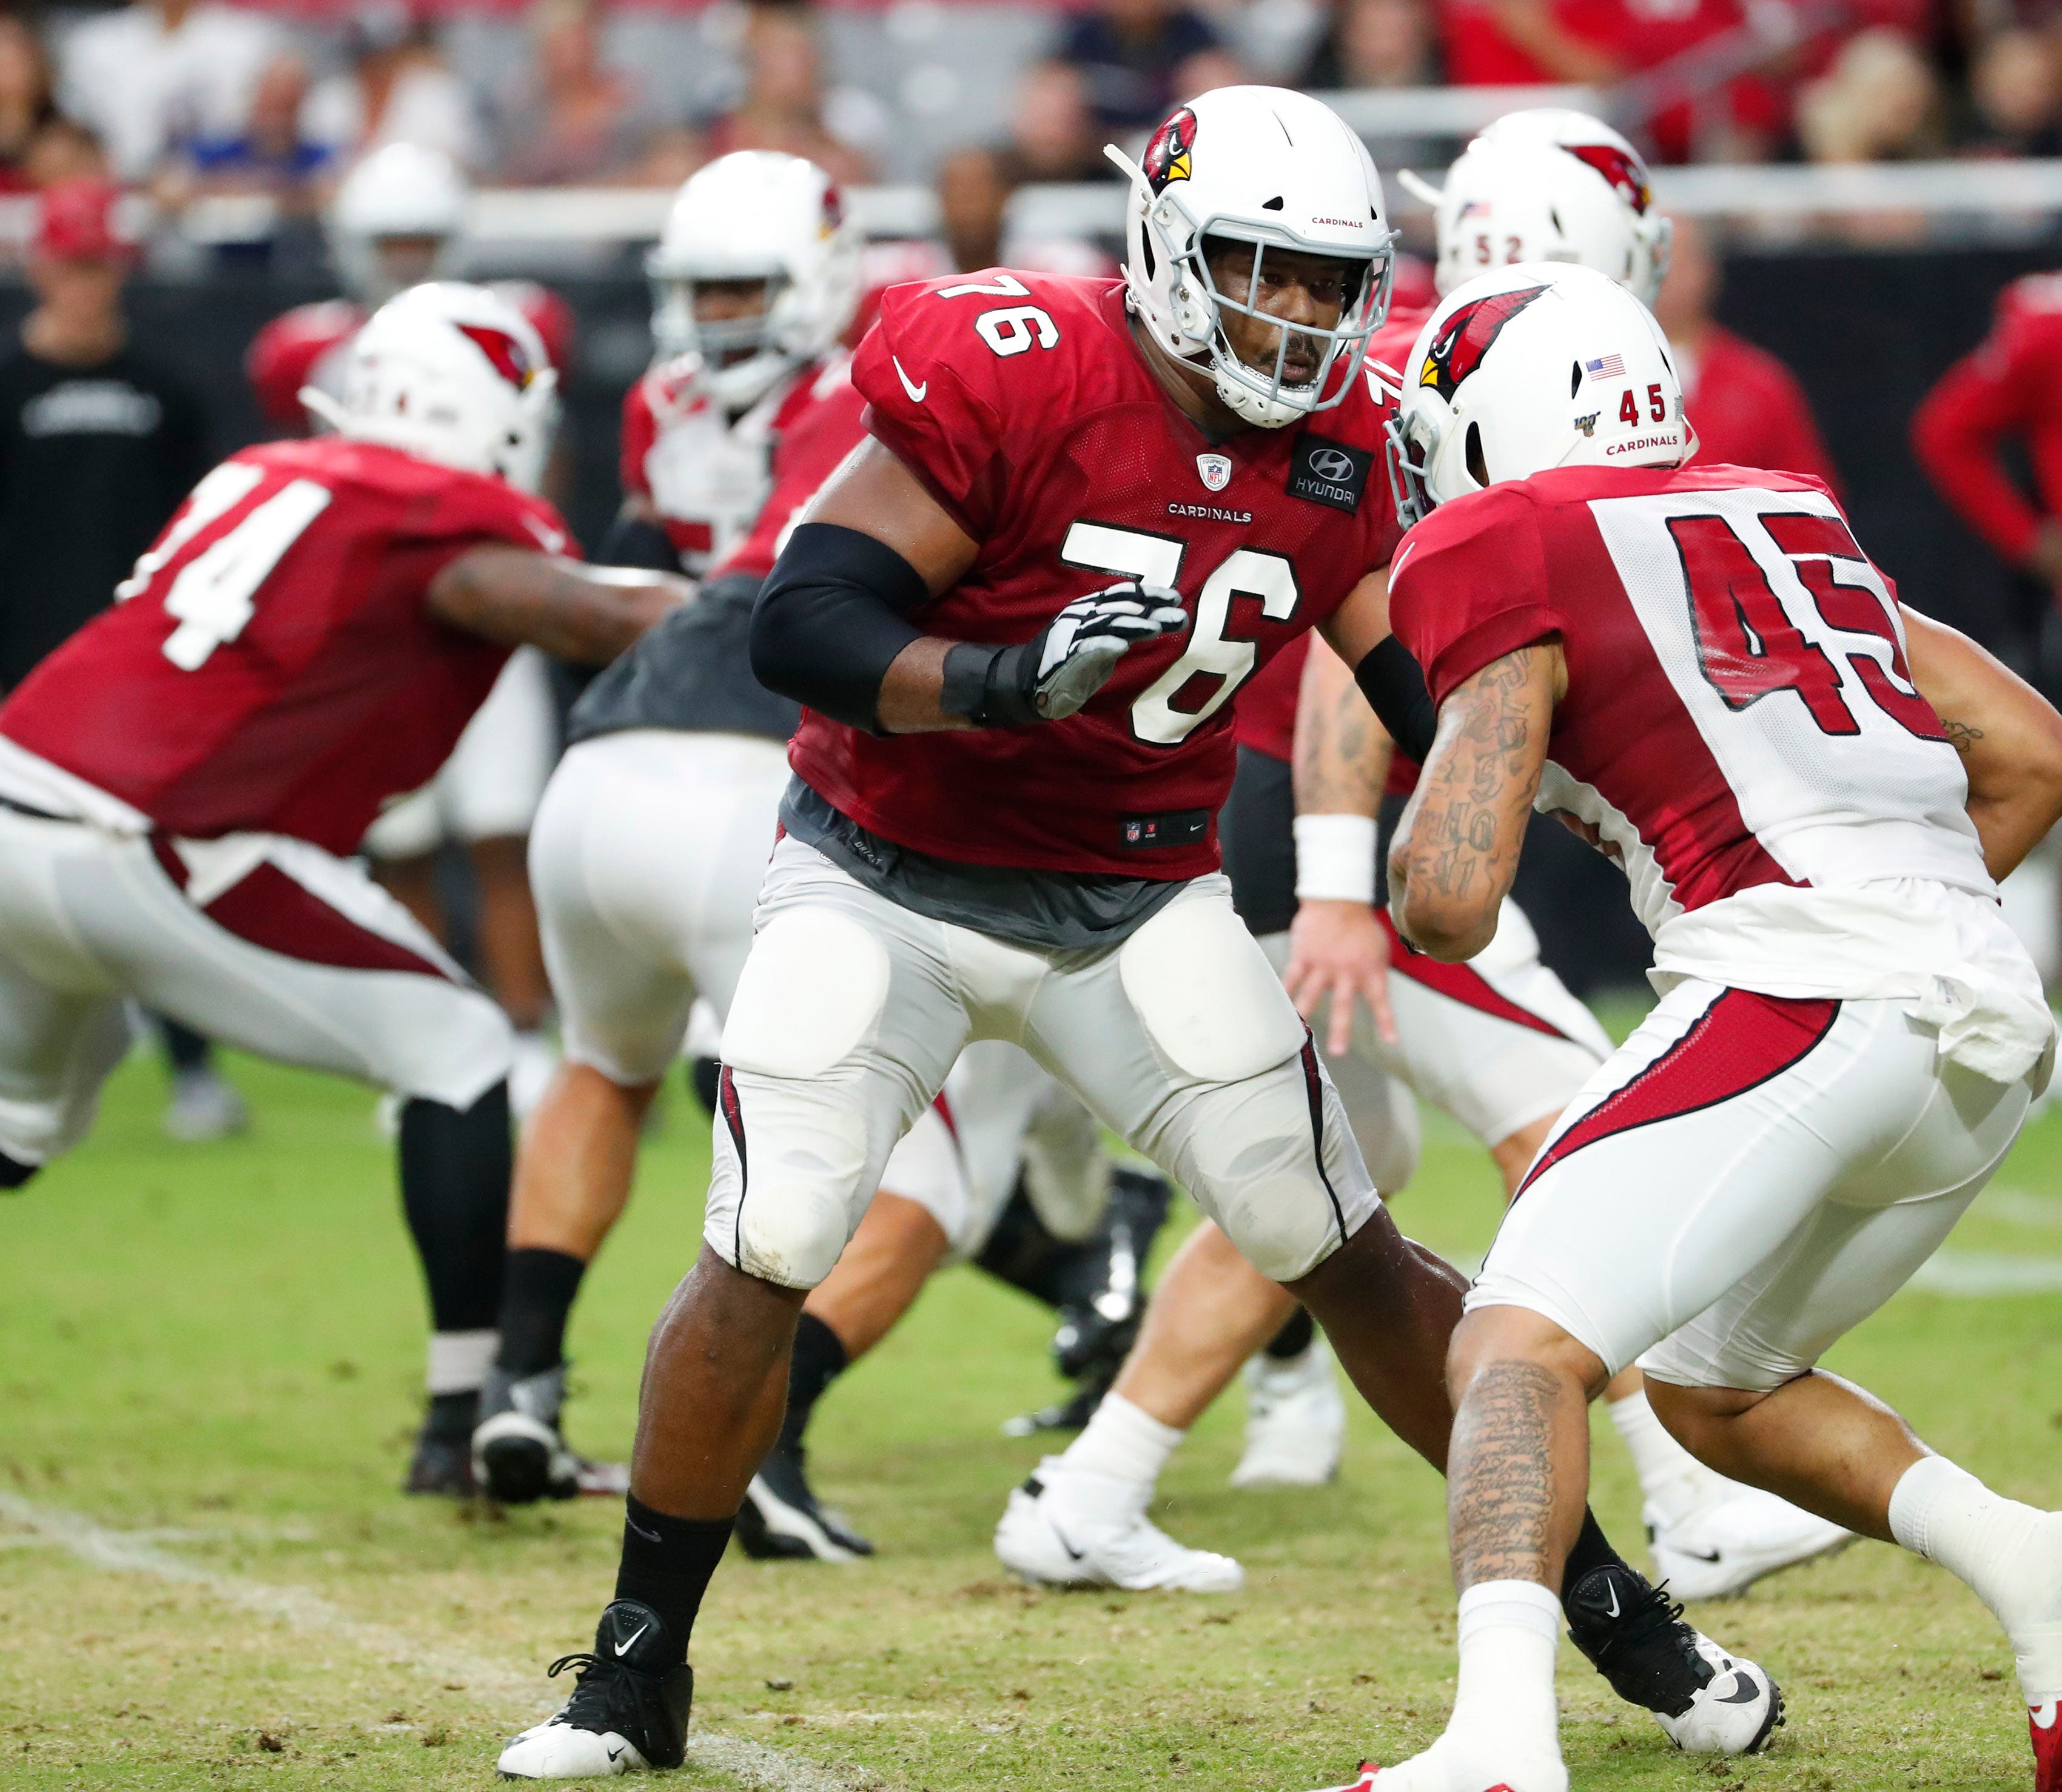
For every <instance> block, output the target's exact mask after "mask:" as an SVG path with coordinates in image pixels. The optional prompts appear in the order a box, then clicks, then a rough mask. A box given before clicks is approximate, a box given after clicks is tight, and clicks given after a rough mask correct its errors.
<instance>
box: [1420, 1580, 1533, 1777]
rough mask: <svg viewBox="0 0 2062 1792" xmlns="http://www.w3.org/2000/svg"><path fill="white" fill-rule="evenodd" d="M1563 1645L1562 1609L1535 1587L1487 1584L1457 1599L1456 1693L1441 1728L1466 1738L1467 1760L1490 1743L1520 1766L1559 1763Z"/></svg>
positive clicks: (1522, 1583) (1529, 1584)
mask: <svg viewBox="0 0 2062 1792" xmlns="http://www.w3.org/2000/svg"><path fill="white" fill-rule="evenodd" d="M1560 1640H1561V1602H1560V1601H1559V1599H1557V1598H1555V1597H1554V1595H1553V1594H1551V1593H1549V1592H1548V1591H1547V1589H1546V1588H1545V1587H1543V1586H1540V1585H1539V1584H1538V1582H1534V1581H1484V1582H1482V1583H1481V1584H1480V1585H1479V1586H1471V1587H1470V1588H1469V1589H1468V1590H1467V1591H1466V1593H1464V1594H1462V1595H1461V1614H1460V1651H1461V1677H1460V1686H1459V1690H1458V1691H1457V1692H1456V1693H1455V1694H1454V1715H1453V1718H1452V1720H1451V1721H1450V1722H1449V1723H1448V1724H1447V1726H1446V1728H1447V1730H1449V1731H1450V1732H1451V1733H1454V1734H1458V1735H1463V1736H1466V1737H1467V1738H1469V1752H1470V1754H1476V1753H1478V1752H1480V1751H1481V1750H1482V1745H1483V1744H1484V1743H1486V1742H1488V1743H1491V1744H1494V1743H1502V1744H1504V1745H1506V1746H1507V1747H1508V1748H1509V1750H1510V1753H1511V1754H1512V1755H1513V1756H1514V1758H1516V1759H1518V1760H1520V1761H1522V1760H1524V1759H1526V1758H1530V1757H1534V1756H1537V1755H1538V1754H1541V1753H1542V1752H1545V1753H1551V1754H1554V1755H1555V1758H1557V1759H1558V1758H1559V1710H1558V1709H1557V1707H1556V1706H1555V1702H1554V1651H1555V1648H1556V1647H1557V1646H1559V1642H1560ZM1496 1752H1497V1754H1498V1757H1499V1758H1500V1757H1501V1756H1502V1753H1503V1750H1502V1748H1498V1750H1497V1751H1496Z"/></svg>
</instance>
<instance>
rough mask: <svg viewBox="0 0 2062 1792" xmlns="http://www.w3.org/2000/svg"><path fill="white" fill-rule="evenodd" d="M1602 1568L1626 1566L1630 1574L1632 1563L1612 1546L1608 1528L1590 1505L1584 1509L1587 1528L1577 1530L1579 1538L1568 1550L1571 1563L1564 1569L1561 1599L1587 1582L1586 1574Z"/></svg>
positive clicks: (1564, 1600)
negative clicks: (1605, 1528) (1606, 1533)
mask: <svg viewBox="0 0 2062 1792" xmlns="http://www.w3.org/2000/svg"><path fill="white" fill-rule="evenodd" d="M1599 1568H1623V1569H1624V1570H1626V1571H1627V1573H1628V1574H1630V1573H1631V1572H1633V1570H1632V1567H1631V1564H1630V1563H1629V1562H1627V1560H1626V1559H1625V1557H1623V1556H1622V1555H1620V1554H1619V1553H1618V1551H1617V1550H1616V1549H1613V1548H1612V1547H1611V1539H1610V1538H1609V1537H1607V1536H1605V1535H1604V1528H1603V1525H1600V1524H1599V1523H1598V1522H1597V1515H1596V1513H1594V1512H1592V1511H1591V1509H1589V1508H1588V1507H1587V1506H1584V1507H1583V1528H1582V1529H1580V1530H1579V1531H1578V1532H1576V1533H1575V1542H1574V1544H1573V1545H1571V1548H1570V1549H1569V1551H1568V1560H1567V1565H1565V1566H1564V1567H1563V1569H1562V1570H1561V1598H1562V1599H1563V1602H1566V1600H1567V1597H1568V1595H1569V1594H1571V1593H1573V1592H1574V1591H1575V1589H1576V1588H1577V1587H1579V1586H1581V1585H1582V1584H1583V1578H1584V1577H1585V1576H1586V1575H1588V1574H1593V1573H1595V1571H1596V1570H1598V1569H1599Z"/></svg>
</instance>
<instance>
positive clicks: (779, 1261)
mask: <svg viewBox="0 0 2062 1792" xmlns="http://www.w3.org/2000/svg"><path fill="white" fill-rule="evenodd" d="M886 1156H887V1153H886V1152H885V1150H884V1151H883V1152H882V1153H881V1159H885V1157H886ZM712 1157H713V1165H712V1174H711V1176H710V1178H709V1197H708V1217H707V1218H706V1220H705V1221H704V1225H703V1237H704V1238H705V1239H706V1240H707V1241H708V1245H709V1247H710V1248H711V1249H712V1250H714V1251H715V1252H716V1254H717V1255H718V1256H719V1257H722V1258H723V1260H724V1261H725V1262H726V1263H728V1264H729V1265H731V1266H732V1268H733V1269H741V1270H743V1271H744V1273H745V1274H747V1275H748V1276H756V1277H759V1278H760V1280H761V1281H770V1282H775V1283H777V1284H778V1285H780V1286H781V1287H783V1288H814V1287H815V1286H816V1284H817V1283H819V1282H820V1281H822V1280H823V1279H824V1277H826V1276H828V1274H829V1273H831V1270H832V1268H833V1267H834V1266H835V1265H836V1262H837V1260H838V1257H839V1254H840V1253H841V1252H842V1251H843V1250H844V1248H845V1245H846V1243H847V1242H848V1241H849V1240H850V1238H851V1237H852V1233H853V1232H854V1231H856V1229H857V1228H858V1225H859V1220H860V1216H861V1214H863V1213H865V1211H866V1205H867V1202H868V1201H870V1200H871V1199H872V1198H873V1183H874V1181H875V1180H876V1179H877V1169H876V1165H877V1163H878V1162H879V1161H881V1159H877V1158H875V1157H873V1153H872V1152H871V1150H870V1149H869V1137H868V1129H867V1124H866V1118H865V1115H864V1114H863V1113H861V1112H860V1111H859V1109H858V1108H857V1107H856V1105H855V1104H852V1102H850V1101H849V1100H845V1099H843V1098H842V1097H841V1096H840V1092H839V1091H838V1090H837V1088H836V1085H835V1084H828V1085H827V1084H824V1083H821V1082H796V1081H790V1080H786V1079H782V1078H776V1077H769V1076H758V1075H755V1074H753V1073H752V1072H748V1071H740V1070H739V1069H738V1068H736V1066H734V1065H728V1064H726V1065H725V1066H724V1068H723V1070H722V1072H721V1074H720V1076H719V1077H718V1079H717V1086H716V1131H715V1149H714V1151H713V1153H712Z"/></svg>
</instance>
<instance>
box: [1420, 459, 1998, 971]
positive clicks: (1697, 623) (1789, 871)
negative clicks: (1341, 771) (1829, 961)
mask: <svg viewBox="0 0 2062 1792" xmlns="http://www.w3.org/2000/svg"><path fill="white" fill-rule="evenodd" d="M1390 619H1391V621H1392V623H1393V624H1394V627H1395V629H1396V631H1397V633H1398V635H1399V636H1400V637H1401V638H1402V640H1403V643H1404V644H1405V645H1406V646H1407V647H1409V648H1410V650H1411V651H1412V652H1414V654H1416V655H1418V659H1420V661H1421V662H1422V663H1423V665H1424V667H1425V671H1426V680H1427V682H1428V683H1429V684H1430V686H1431V688H1432V694H1433V696H1434V699H1435V700H1440V701H1443V700H1445V699H1446V696H1448V695H1450V693H1451V692H1452V691H1453V690H1454V688H1455V687H1456V686H1457V685H1458V684H1462V682H1463V681H1465V680H1467V679H1469V678H1470V677H1472V676H1474V674H1475V673H1476V672H1478V671H1481V670H1482V667H1484V666H1486V665H1487V664H1489V663H1490V661H1492V660H1494V659H1498V658H1500V657H1501V656H1502V655H1505V654H1507V653H1510V652H1512V651H1515V650H1516V649H1518V648H1519V647H1524V646H1526V645H1528V644H1530V643H1533V642H1535V641H1540V640H1544V639H1547V638H1548V637H1550V636H1559V639H1560V641H1561V645H1562V650H1563V653H1564V654H1565V655H1566V657H1567V671H1568V690H1567V697H1566V698H1565V699H1564V700H1563V702H1562V703H1561V704H1560V705H1559V708H1557V710H1556V711H1555V717H1554V731H1553V736H1552V739H1551V742H1550V743H1549V745H1548V748H1547V752H1548V762H1547V768H1546V772H1545V775H1544V776H1543V778H1542V781H1541V785H1540V791H1539V796H1538V807H1539V808H1541V809H1542V810H1547V811H1550V812H1551V811H1563V812H1568V813H1571V814H1572V815H1575V816H1578V817H1579V818H1580V819H1581V820H1582V821H1583V823H1585V824H1587V826H1588V827H1589V828H1591V829H1594V830H1595V832H1596V834H1597V835H1598V836H1600V839H1599V844H1602V845H1603V847H1604V848H1605V849H1606V850H1607V851H1608V852H1611V855H1612V856H1614V857H1615V858H1617V859H1618V860H1619V861H1620V862H1621V864H1623V867H1624V868H1625V870H1626V872H1627V876H1629V877H1630V878H1631V884H1632V897H1633V903H1634V906H1635V908H1637V909H1638V910H1639V916H1640V919H1641V920H1643V921H1644V922H1645V923H1646V924H1647V928H1648V930H1649V931H1650V932H1652V933H1654V934H1655V936H1657V938H1658V939H1659V940H1661V941H1662V943H1663V948H1664V949H1663V958H1664V960H1665V958H1666V956H1667V952H1666V948H1667V944H1668V936H1669V932H1670V930H1671V927H1672V926H1673V925H1674V924H1675V923H1676V922H1678V920H1680V919H1682V918H1683V917H1686V916H1696V915H1699V914H1707V915H1709V916H1711V917H1712V919H1713V922H1714V928H1715V924H1716V920H1717V916H1718V905H1719V904H1728V905H1729V906H1728V907H1727V909H1726V911H1725V912H1726V913H1727V915H1728V916H1731V917H1732V919H1731V925H1732V926H1733V927H1734V928H1735V930H1738V937H1739V942H1740V947H1741V950H1742V951H1743V952H1745V953H1746V954H1747V956H1748V957H1749V958H1751V957H1752V956H1754V953H1755V950H1756V949H1757V948H1756V946H1755V940H1754V937H1753V932H1754V930H1753V928H1752V927H1751V926H1750V925H1749V924H1748V923H1747V917H1748V916H1759V918H1760V920H1762V921H1763V922H1764V923H1774V922H1776V921H1778V920H1779V918H1780V917H1782V916H1790V917H1791V918H1792V919H1794V920H1803V919H1804V918H1805V917H1806V916H1807V915H1810V914H1813V913H1815V914H1816V915H1818V916H1819V917H1821V919H1822V920H1823V919H1826V918H1828V917H1831V916H1834V915H1835V910H1834V909H1833V908H1831V907H1829V906H1828V904H1827V903H1826V902H1825V901H1824V900H1823V898H1822V897H1814V896H1807V895H1806V894H1804V892H1838V891H1851V890H1853V889H1855V888H1859V887H1861V886H1865V885H1882V884H1885V883H1886V881H1887V880H1900V879H1916V880H1924V881H1925V882H1927V883H1929V884H1935V885H1944V886H1947V887H1948V888H1949V889H1952V890H1962V891H1968V892H1974V893H1976V895H1978V896H1984V897H1991V896H1995V894H1996V891H1995V887H1994V886H1993V884H1992V881H1991V878H1990V875H1989V873H1988V872H1987V871H1986V870H1985V869H1984V861H1983V856H1982V854H1981V852H1980V849H1979V848H1978V845H1977V841H1976V830H1975V828H1973V827H1972V825H1971V824H1970V821H1969V818H1968V814H1967V813H1966V812H1965V810H1964V804H1966V802H1967V801H1968V784H1967V780H1965V778H1964V775H1963V771H1962V764H1961V760H1960V756H1959V755H1958V754H1957V753H1956V751H1955V749H1954V748H1953V747H1952V745H1951V744H1949V742H1948V736H1947V734H1946V732H1945V731H1944V729H1943V728H1942V727H1941V725H1940V719H1939V717H1937V716H1936V715H1935V714H1934V713H1933V711H1932V708H1931V706H1929V705H1928V703H1927V701H1926V700H1925V699H1924V697H1923V696H1920V694H1919V693H1918V692H1917V690H1916V688H1914V686H1913V684H1912V675H1911V671H1910V669H1909V667H1908V666H1907V664H1906V663H1905V647H1904V626H1903V623H1901V621H1900V618H1899V614H1898V609H1897V602H1896V591H1895V589H1894V587H1892V584H1891V583H1890V581H1889V580H1888V579H1887V578H1885V577H1884V576H1883V574H1882V573H1881V572H1879V571H1878V570H1877V569H1876V567H1875V566H1874V565H1873V564H1872V563H1871V562H1870V561H1869V559H1868V558H1867V555H1864V554H1863V551H1862V550H1861V549H1860V547H1859V546H1857V545H1856V543H1855V538H1854V536H1853V535H1851V533H1850V532H1849V531H1848V528H1847V522H1846V519H1844V518H1843V516H1842V515H1841V513H1840V508H1839V505H1838V504H1837V503H1835V502H1834V500H1833V499H1832V498H1831V495H1828V493H1827V491H1826V489H1825V487H1823V485H1821V484H1819V482H1818V481H1817V480H1815V479H1805V478H1799V477H1796V476H1794V475H1788V474H1783V473H1767V472H1759V471H1750V470H1748V469H1747V468H1744V467H1685V468H1679V469H1672V470H1648V469H1632V468H1627V469H1624V470H1615V469H1610V470H1600V469H1595V468H1580V467H1568V468H1563V469H1559V470H1557V471H1552V472H1547V473H1542V474H1538V475H1535V476H1534V477H1533V478H1531V479H1518V480H1513V481H1511V482H1510V483H1506V484H1502V485H1494V486H1491V487H1489V488H1488V489H1487V490H1486V491H1479V492H1474V493H1470V495H1468V496H1466V497H1465V498H1461V499H1455V500H1454V501H1453V502H1452V503H1447V504H1443V505H1442V506H1441V507H1439V508H1438V510H1436V511H1434V512H1433V513H1432V515H1430V516H1429V517H1428V518H1426V520H1425V521H1424V522H1422V523H1420V524H1418V527H1416V528H1414V529H1413V530H1412V531H1410V534H1409V535H1406V537H1405V538H1404V540H1403V543H1402V546H1401V547H1400V548H1399V549H1398V552H1397V556H1396V559H1395V562H1394V565H1393V566H1392V567H1391V568H1390ZM1782 892H1795V894H1794V895H1785V894H1783V893H1782ZM1743 899H1751V900H1743ZM1846 912H1847V911H1846V910H1841V911H1839V913H1840V914H1842V915H1844V914H1845V913H1846ZM1835 931H1838V930H1837V928H1831V929H1828V932H1827V936H1824V937H1822V941H1821V944H1820V945H1819V948H1818V950H1819V952H1821V953H1822V954H1824V953H1827V952H1833V951H1834V950H1835V944H1833V943H1832V942H1831V939H1830V935H1831V932H1835ZM1749 987H1761V985H1759V984H1750V985H1749ZM1771 993H1776V994H1781V993H1784V991H1782V990H1773V991H1771ZM1850 993H1854V994H1859V993H1862V991H1861V990H1860V989H1859V988H1857V989H1854V990H1851V991H1850Z"/></svg>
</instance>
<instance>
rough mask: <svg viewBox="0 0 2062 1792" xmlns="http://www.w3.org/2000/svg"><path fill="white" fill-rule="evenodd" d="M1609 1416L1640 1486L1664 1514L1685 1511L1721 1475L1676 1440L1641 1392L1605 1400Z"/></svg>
mask: <svg viewBox="0 0 2062 1792" xmlns="http://www.w3.org/2000/svg"><path fill="white" fill-rule="evenodd" d="M1608 1405H1609V1406H1610V1409H1611V1423H1612V1425H1615V1427H1616V1428H1617V1429H1618V1434H1619V1436H1620V1437H1623V1439H1624V1440H1625V1447H1626V1448H1627V1449H1628V1450H1630V1451H1631V1453H1632V1465H1633V1468H1634V1469H1635V1471H1636V1472H1637V1473H1638V1474H1639V1490H1640V1493H1642V1494H1643V1496H1644V1497H1646V1499H1647V1501H1648V1502H1649V1503H1650V1504H1651V1505H1655V1506H1656V1507H1658V1508H1659V1509H1660V1511H1661V1513H1662V1515H1663V1517H1667V1518H1680V1517H1685V1516H1687V1513H1689V1512H1690V1511H1691V1510H1692V1509H1694V1508H1695V1506H1696V1505H1699V1504H1700V1503H1701V1502H1702V1501H1703V1497H1705V1496H1706V1495H1707V1493H1709V1491H1710V1490H1711V1483H1712V1482H1714V1481H1718V1480H1719V1479H1720V1478H1721V1477H1719V1475H1718V1474H1717V1473H1715V1472H1714V1471H1713V1470H1711V1469H1707V1468H1706V1467H1705V1466H1704V1465H1703V1463H1701V1462H1699V1461H1698V1460H1697V1459H1696V1457H1694V1456H1692V1455H1691V1453H1689V1451H1687V1449H1683V1446H1682V1445H1680V1444H1679V1443H1677V1442H1676V1441H1675V1438H1674V1437H1671V1436H1670V1435H1669V1433H1668V1428H1667V1426H1666V1425H1663V1423H1662V1422H1661V1421H1660V1420H1659V1419H1658V1418H1656V1417H1655V1416H1654V1409H1653V1408H1652V1407H1651V1406H1650V1405H1647V1395H1646V1393H1644V1392H1642V1393H1635V1394H1628V1395H1627V1397H1625V1398H1624V1399H1623V1400H1614V1401H1610V1402H1608Z"/></svg>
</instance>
